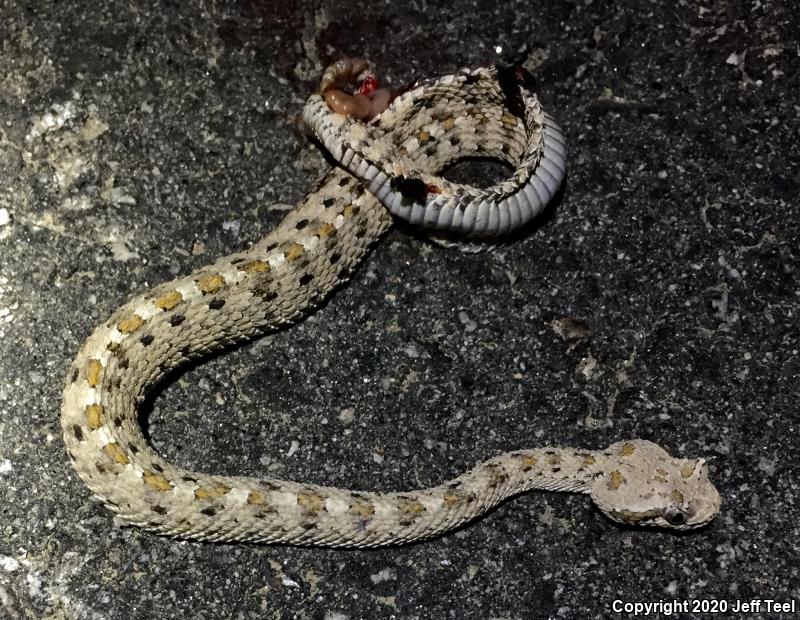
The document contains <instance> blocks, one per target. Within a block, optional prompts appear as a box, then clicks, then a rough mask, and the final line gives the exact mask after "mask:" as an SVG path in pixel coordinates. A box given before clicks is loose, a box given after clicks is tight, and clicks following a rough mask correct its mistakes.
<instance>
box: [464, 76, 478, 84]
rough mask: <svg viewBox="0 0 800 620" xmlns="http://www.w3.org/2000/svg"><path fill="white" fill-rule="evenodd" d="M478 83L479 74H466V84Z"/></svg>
mask: <svg viewBox="0 0 800 620" xmlns="http://www.w3.org/2000/svg"><path fill="white" fill-rule="evenodd" d="M477 83H478V76H477V75H472V74H471V73H470V74H467V75H465V76H464V85H465V86H469V85H471V84H477Z"/></svg>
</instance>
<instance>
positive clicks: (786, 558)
mask: <svg viewBox="0 0 800 620" xmlns="http://www.w3.org/2000/svg"><path fill="white" fill-rule="evenodd" d="M184 4H185V5H186V6H184ZM274 4H276V3H267V2H265V1H263V0H262V1H260V2H256V1H252V0H251V1H247V0H243V1H242V2H239V3H238V4H233V3H231V5H230V6H225V5H223V3H214V2H204V3H201V4H200V5H199V6H196V5H195V3H162V2H151V3H149V5H146V4H145V3H127V2H119V3H110V2H101V3H99V4H98V3H94V2H83V3H81V2H77V1H75V0H64V1H62V2H58V3H44V2H14V1H13V0H0V181H1V182H0V261H1V262H0V377H2V379H1V380H0V515H1V516H0V616H3V617H10V618H17V617H21V618H42V617H45V618H120V617H126V618H136V619H138V618H142V619H146V618H177V617H192V618H208V619H210V618H328V619H331V620H332V619H340V618H383V617H387V618H388V617H395V618H538V617H543V618H544V617H555V618H560V617H564V618H592V617H597V618H601V617H608V616H609V615H610V606H611V605H612V602H613V601H614V600H616V599H619V600H622V601H645V600H648V601H658V600H672V599H678V600H689V599H698V600H699V599H724V600H726V601H728V602H729V603H730V604H731V605H732V604H733V603H734V601H736V600H737V599H748V600H749V599H752V598H774V599H779V600H791V599H795V600H797V601H798V603H797V604H798V609H800V585H798V584H800V575H798V572H799V569H798V566H800V562H798V551H799V550H800V526H799V525H798V523H800V506H799V505H798V504H799V503H800V492H799V491H798V486H797V483H796V480H797V475H798V467H799V466H800V451H799V449H798V445H799V444H798V441H797V435H798V430H800V429H799V428H798V427H799V426H800V422H798V411H797V403H798V396H800V394H798V390H799V388H798V385H800V383H799V382H798V373H799V372H800V364H799V363H798V356H799V355H800V354H799V353H798V350H800V335H799V334H800V330H798V328H797V320H798V313H799V312H800V271H798V247H800V244H799V243H798V239H800V216H799V215H798V198H797V194H798V189H800V171H799V169H798V161H799V160H800V152H798V151H799V150H800V149H798V143H797V134H796V130H797V116H798V114H799V113H800V97H799V96H798V94H797V93H798V92H800V80H799V79H798V76H800V61H799V59H798V49H797V44H796V33H797V29H798V27H799V26H800V17H799V16H798V13H797V8H796V7H794V6H793V3H792V2H791V1H790V0H786V1H785V2H780V1H771V0H760V1H755V2H750V1H741V2H708V3H700V4H696V3H689V2H679V3H677V4H674V3H655V2H653V3H641V2H634V1H633V0H627V1H626V0H622V1H621V2H620V1H618V2H606V1H595V2H591V0H589V1H587V2H578V3H573V2H566V1H563V2H538V3H535V2H534V3H532V2H516V3H514V2H510V3H488V2H487V3H475V2H467V3H453V5H454V6H457V7H458V8H436V7H434V6H433V3H430V4H429V3H426V2H424V1H422V2H417V3H409V4H407V6H406V7H405V8H403V7H402V5H403V4H404V3H381V2H369V3H366V2H355V3H354V2H347V3H345V2H334V3H326V6H325V7H324V8H320V7H319V6H318V5H319V4H320V3H310V2H305V3H297V6H296V7H295V8H291V9H287V8H283V9H277V12H276V9H274V7H273V5H274ZM536 5H540V6H536ZM134 7H139V8H134ZM498 51H499V53H498ZM356 53H363V54H366V55H368V56H369V57H371V58H372V59H374V60H375V61H376V64H377V65H378V66H379V67H380V70H381V72H382V73H384V74H387V75H391V76H393V78H394V83H395V84H401V83H404V82H405V81H407V80H409V79H410V78H412V77H414V76H416V75H419V74H426V73H433V72H446V71H449V70H452V69H454V68H456V67H458V66H461V65H469V64H473V65H477V64H483V63H490V62H494V61H495V60H498V59H503V60H508V59H510V60H513V61H516V62H521V63H523V64H524V65H525V66H526V67H528V68H529V69H530V70H531V71H532V72H533V73H534V74H535V75H536V77H537V80H538V83H539V93H540V96H541V98H542V100H543V101H544V102H545V103H546V105H547V107H548V109H551V110H552V111H553V112H554V114H555V115H556V117H557V118H558V119H559V120H561V122H562V123H563V125H564V128H565V130H566V133H567V136H568V139H569V141H570V144H571V155H570V166H571V167H570V172H569V179H568V183H567V186H566V188H565V191H564V192H563V196H562V197H561V200H560V201H559V202H558V203H557V204H556V205H555V206H554V208H553V209H551V210H550V211H549V213H548V215H547V217H545V218H542V219H541V220H540V221H539V222H538V226H537V227H536V228H535V229H534V230H532V231H531V232H530V234H529V235H527V236H526V237H525V238H523V239H521V240H519V241H518V242H515V243H513V244H511V245H508V246H507V247H504V248H502V249H500V250H499V251H497V252H495V253H493V254H490V255H479V256H470V255H464V254H460V253H457V252H449V251H444V250H441V249H439V248H437V247H433V246H431V245H429V244H428V243H426V242H425V241H423V240H421V239H419V238H416V237H414V236H410V235H409V234H407V233H406V232H401V231H397V230H395V231H392V232H391V233H390V234H389V235H388V236H387V237H386V238H385V239H384V240H383V241H382V242H381V243H380V244H379V245H378V246H377V247H376V248H375V250H374V251H373V252H372V254H371V255H370V257H369V259H368V260H367V262H366V263H365V264H364V265H363V267H362V268H361V269H360V270H359V271H358V272H357V273H356V275H355V277H354V279H353V281H352V282H351V283H350V284H349V285H348V286H347V287H345V288H344V289H342V290H341V291H339V292H338V293H337V294H336V295H335V296H334V297H333V298H332V299H331V301H330V302H329V303H328V304H327V305H326V306H325V307H324V308H323V309H322V310H321V311H320V312H318V313H316V314H315V315H314V316H313V317H311V318H310V319H309V320H306V321H305V322H303V323H302V324H300V325H298V326H296V327H294V328H292V329H290V330H287V331H284V332H281V333H278V334H276V335H273V336H270V337H267V338H265V339H262V340H260V341H258V342H256V343H254V344H252V345H250V346H245V347H242V348H240V349H238V350H237V351H235V352H233V353H232V354H229V355H225V356H222V357H218V358H216V359H214V360H211V361H209V362H208V363H206V364H202V365H198V366H196V367H194V368H192V369H190V370H188V371H187V372H186V373H185V374H183V375H182V376H180V377H179V378H178V379H177V381H175V382H174V383H172V384H169V385H166V386H164V388H163V390H162V392H161V393H160V394H158V395H157V396H156V397H155V398H153V399H152V401H151V403H150V406H149V410H148V411H147V414H146V416H145V420H144V422H145V423H146V427H147V431H148V433H149V436H150V438H151V440H152V442H153V443H154V445H155V446H156V447H157V448H158V449H159V450H160V451H161V452H162V453H163V454H164V455H166V456H167V457H168V458H172V459H175V460H177V461H179V462H180V463H182V464H184V465H187V466H190V467H191V466H197V465H198V464H199V463H208V465H207V468H208V469H213V470H214V471H219V472H225V473H230V474H233V473H246V474H256V473H269V474H270V475H276V476H285V477H292V478H296V479H301V480H309V481H314V482H318V483H328V484H336V485H349V486H351V487H356V488H362V489H367V488H369V489H372V488H382V489H401V488H409V487H414V486H418V485H427V484H433V483H436V482H438V481H440V480H442V479H444V478H446V477H451V476H453V475H456V474H457V473H458V472H460V471H462V470H463V469H465V468H467V467H469V466H471V465H472V464H474V463H475V462H477V461H479V460H482V459H484V458H486V457H488V456H490V455H493V454H496V453H498V452H501V451H505V450H509V449H514V448H522V447H527V446H532V445H537V444H543V443H551V444H558V443H574V444H580V445H584V446H587V447H596V446H602V445H605V444H607V443H610V442H612V441H615V440H617V439H621V438H625V437H630V436H639V437H643V438H647V439H652V440H655V441H657V442H660V443H662V444H664V445H666V446H667V447H669V448H670V449H671V450H672V451H674V452H676V453H680V454H684V455H701V454H706V455H709V456H711V457H713V458H712V475H713V478H714V480H715V481H716V482H717V484H718V487H719V488H720V490H721V492H722V495H723V498H724V499H723V501H724V503H723V507H722V514H721V516H720V518H719V519H718V520H717V521H715V522H714V523H713V524H712V525H711V526H710V527H709V528H707V529H705V530H704V531H701V532H698V533H695V534H691V535H687V536H678V535H672V534H667V533H663V532H652V531H650V532H648V531H637V530H632V529H623V528H620V527H617V526H616V525H614V524H612V523H610V522H608V521H606V520H605V519H603V517H602V516H601V515H600V514H599V513H598V512H597V511H596V510H594V509H593V508H592V507H591V505H590V503H589V501H588V499H586V498H583V497H577V496H566V495H545V494H532V495H528V496H524V497H520V498H518V499H516V500H514V501H512V502H509V503H507V504H505V505H503V506H502V507H500V508H499V509H498V510H496V511H494V512H493V513H492V514H490V515H489V516H487V517H486V518H484V519H483V520H481V521H479V522H478V523H476V524H474V525H472V526H471V527H468V528H466V529H464V530H462V531H459V532H457V533H455V534H452V535H449V536H446V537H444V538H442V539H439V540H436V541H433V542H429V543H425V544H420V545H416V546H411V547H404V548H395V549H386V550H382V551H377V552H342V551H331V550H310V549H298V548H286V547H257V546H247V545H213V544H199V543H185V542H177V541H173V540H168V539H164V538H158V537H155V536H152V535H149V534H145V533H142V532H140V531H137V530H134V529H128V528H120V527H119V526H118V525H117V524H115V523H114V522H113V519H112V517H111V515H110V513H109V512H107V511H106V510H105V509H103V508H102V507H100V506H99V505H98V504H97V503H96V502H94V501H93V500H92V499H91V498H90V496H89V494H88V492H87V490H86V488H85V487H84V486H83V485H82V484H81V483H80V481H79V480H78V478H77V476H76V475H75V474H74V472H73V471H72V469H71V467H70V466H69V464H68V462H67V458H66V455H65V453H64V450H63V446H62V443H61V440H60V437H59V425H58V411H59V405H60V394H61V387H62V385H61V384H62V380H63V375H64V372H65V369H66V367H67V365H68V363H69V361H70V360H71V357H72V356H73V355H74V354H75V352H76V351H77V349H78V347H79V345H80V342H81V341H82V339H83V338H85V337H86V336H87V335H88V334H89V332H90V330H91V329H92V327H93V326H94V324H95V323H97V322H99V321H101V320H102V319H103V318H105V317H106V316H107V315H108V314H109V313H111V311H112V310H113V309H114V308H115V307H116V306H117V305H118V304H120V303H121V302H122V301H124V300H125V299H126V298H127V297H128V296H129V295H131V294H133V293H134V292H137V291H141V290H143V289H145V288H146V287H148V286H150V285H152V284H155V283H157V282H159V281H163V280H166V279H168V278H171V277H173V276H174V275H176V274H179V273H184V272H188V271H189V270H190V269H192V268H194V267H197V266H199V265H201V264H203V263H205V262H207V261H210V260H211V259H212V258H213V257H214V256H216V255H219V254H222V253H227V252H231V251H233V250H235V249H238V248H240V247H242V246H243V245H246V244H248V243H252V242H253V241H255V240H256V239H258V238H259V237H260V236H262V235H263V234H264V233H265V232H266V231H268V230H270V229H271V228H272V227H273V226H274V225H275V223H276V222H277V221H278V220H279V219H280V218H281V216H282V213H283V212H282V210H281V207H280V203H284V204H285V203H292V202H293V201H295V200H296V199H297V198H299V197H300V196H301V195H302V193H303V191H304V190H305V189H306V188H308V187H309V186H310V184H311V182H312V181H313V180H314V178H316V177H317V176H318V175H319V173H320V172H321V171H322V170H323V169H324V167H325V165H326V164H325V161H324V159H323V157H322V156H321V154H320V152H319V150H318V149H317V148H316V147H315V146H314V145H312V144H311V143H310V142H309V141H308V140H307V139H306V138H305V137H304V136H303V135H302V134H301V133H300V132H299V131H297V129H296V125H295V121H296V115H297V113H298V112H299V110H300V108H301V105H302V102H303V100H304V98H305V96H306V94H307V93H308V92H309V90H310V89H311V88H312V86H313V84H314V82H315V80H316V79H317V78H318V76H319V72H320V70H321V68H322V67H323V65H324V64H325V63H326V62H327V61H328V60H330V59H333V58H337V57H339V56H341V55H345V54H356ZM463 172H464V171H462V173H463ZM466 174H468V175H471V176H472V178H475V179H477V180H479V179H480V178H481V177H482V176H483V174H484V169H483V168H478V169H477V172H476V171H475V170H472V171H469V170H468V171H467V172H466ZM276 204H277V205H278V206H276ZM276 437H282V438H283V439H281V440H276V439H275V438H276ZM622 617H627V616H626V615H624V614H623V616H622ZM682 617H700V614H691V613H690V614H686V615H684V616H682ZM703 617H715V616H712V615H709V614H704V615H703ZM751 617H767V615H763V614H755V615H754V616H751ZM786 617H788V616H786Z"/></svg>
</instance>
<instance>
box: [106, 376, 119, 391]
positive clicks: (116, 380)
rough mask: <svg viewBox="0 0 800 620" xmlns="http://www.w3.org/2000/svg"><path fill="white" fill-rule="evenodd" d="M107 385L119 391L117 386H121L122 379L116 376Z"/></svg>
mask: <svg viewBox="0 0 800 620" xmlns="http://www.w3.org/2000/svg"><path fill="white" fill-rule="evenodd" d="M109 385H110V386H111V387H113V388H114V389H115V390H118V389H119V386H120V385H122V377H120V376H119V375H117V376H116V377H114V378H113V379H112V380H111V381H109Z"/></svg>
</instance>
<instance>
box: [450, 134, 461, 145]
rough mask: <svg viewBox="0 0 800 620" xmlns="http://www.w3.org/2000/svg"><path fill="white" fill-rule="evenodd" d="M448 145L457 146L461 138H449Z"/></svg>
mask: <svg viewBox="0 0 800 620" xmlns="http://www.w3.org/2000/svg"><path fill="white" fill-rule="evenodd" d="M450 144H451V145H452V146H458V145H459V144H461V138H459V137H458V136H450Z"/></svg>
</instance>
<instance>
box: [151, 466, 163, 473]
mask: <svg viewBox="0 0 800 620" xmlns="http://www.w3.org/2000/svg"><path fill="white" fill-rule="evenodd" d="M153 469H155V470H156V471H157V472H159V473H161V474H163V473H164V468H163V467H161V465H159V464H158V463H153Z"/></svg>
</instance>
